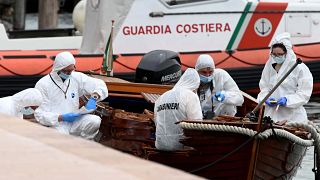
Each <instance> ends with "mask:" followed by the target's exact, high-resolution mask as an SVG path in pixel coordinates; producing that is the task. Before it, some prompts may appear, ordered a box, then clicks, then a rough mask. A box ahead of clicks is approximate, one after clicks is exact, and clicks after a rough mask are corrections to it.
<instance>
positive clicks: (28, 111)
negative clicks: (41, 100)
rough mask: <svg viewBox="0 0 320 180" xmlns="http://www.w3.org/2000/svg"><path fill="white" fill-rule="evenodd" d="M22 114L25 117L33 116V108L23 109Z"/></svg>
mask: <svg viewBox="0 0 320 180" xmlns="http://www.w3.org/2000/svg"><path fill="white" fill-rule="evenodd" d="M21 113H22V114H24V115H31V114H34V110H33V109H32V108H31V107H25V108H23V109H21Z"/></svg>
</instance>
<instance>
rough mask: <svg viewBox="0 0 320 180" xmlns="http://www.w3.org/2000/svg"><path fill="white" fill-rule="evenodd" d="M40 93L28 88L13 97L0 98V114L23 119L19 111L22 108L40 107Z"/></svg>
mask: <svg viewBox="0 0 320 180" xmlns="http://www.w3.org/2000/svg"><path fill="white" fill-rule="evenodd" d="M41 103H42V95H41V92H40V91H39V90H37V89H35V88H28V89H25V90H23V91H20V92H18V93H16V94H14V95H13V96H7V97H3V98H0V113H3V114H8V115H11V116H15V117H19V118H23V114H22V112H21V110H22V109H23V108H24V107H29V106H40V104H41Z"/></svg>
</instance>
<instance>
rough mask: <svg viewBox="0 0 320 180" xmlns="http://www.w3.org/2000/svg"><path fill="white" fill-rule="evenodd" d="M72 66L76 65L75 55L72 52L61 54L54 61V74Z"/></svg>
mask: <svg viewBox="0 0 320 180" xmlns="http://www.w3.org/2000/svg"><path fill="white" fill-rule="evenodd" d="M71 64H74V65H75V64H76V60H75V59H74V57H73V55H72V54H71V53H70V52H67V51H65V52H61V53H59V54H58V55H57V56H56V58H55V59H54V63H53V67H52V72H58V71H60V70H61V69H63V68H66V67H67V66H70V65H71Z"/></svg>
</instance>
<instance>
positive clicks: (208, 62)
mask: <svg viewBox="0 0 320 180" xmlns="http://www.w3.org/2000/svg"><path fill="white" fill-rule="evenodd" d="M208 67H209V68H212V69H214V68H215V65H214V62H213V59H212V57H211V56H210V55H208V54H201V55H200V56H199V57H198V60H197V63H196V66H195V69H196V70H197V71H199V70H200V69H203V68H208Z"/></svg>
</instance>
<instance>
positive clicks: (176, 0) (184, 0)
mask: <svg viewBox="0 0 320 180" xmlns="http://www.w3.org/2000/svg"><path fill="white" fill-rule="evenodd" d="M164 1H165V2H166V3H167V4H168V5H169V6H175V5H181V4H191V3H197V2H204V1H212V0H164Z"/></svg>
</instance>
